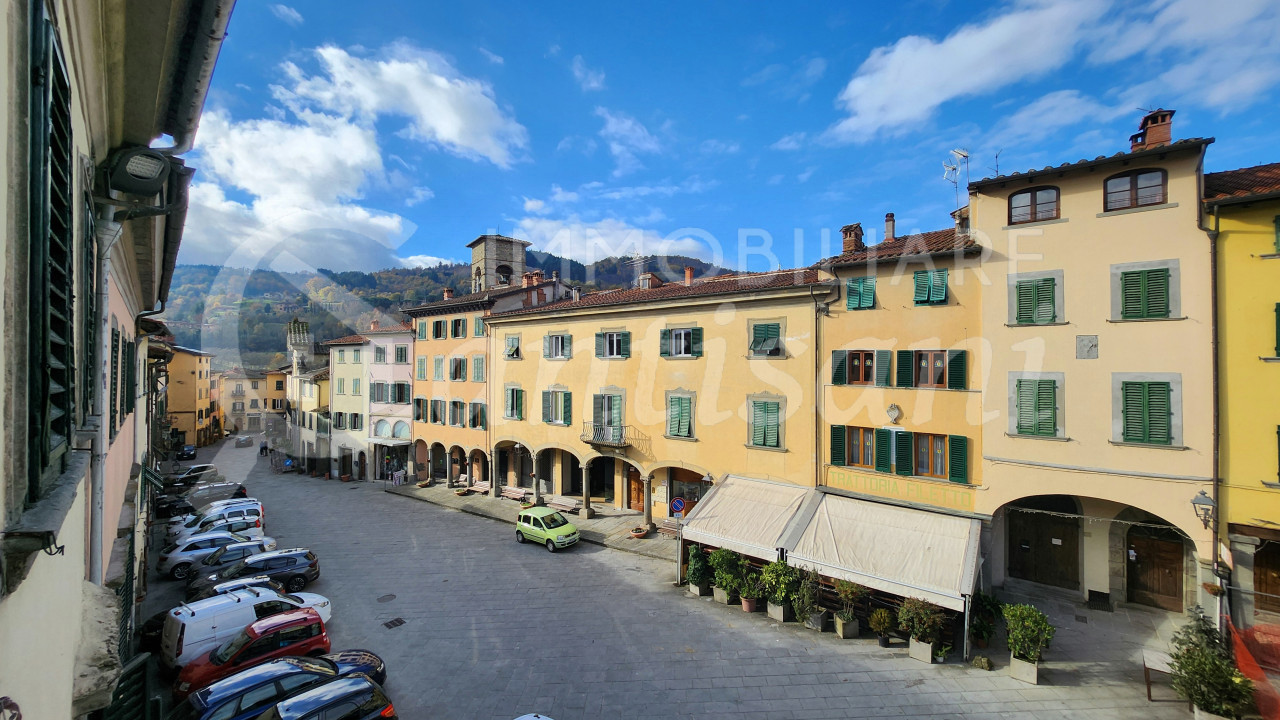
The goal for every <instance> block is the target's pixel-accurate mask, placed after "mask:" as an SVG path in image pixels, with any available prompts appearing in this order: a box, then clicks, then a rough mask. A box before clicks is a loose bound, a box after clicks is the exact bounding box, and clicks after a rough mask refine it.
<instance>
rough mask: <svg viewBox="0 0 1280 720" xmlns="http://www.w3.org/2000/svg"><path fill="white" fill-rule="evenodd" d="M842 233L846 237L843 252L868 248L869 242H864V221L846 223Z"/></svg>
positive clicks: (841, 229)
mask: <svg viewBox="0 0 1280 720" xmlns="http://www.w3.org/2000/svg"><path fill="white" fill-rule="evenodd" d="M840 235H841V237H843V238H844V249H843V252H846V253H851V252H861V251H863V250H866V249H867V244H866V243H864V242H862V223H854V224H852V225H845V226H844V227H842V228H840Z"/></svg>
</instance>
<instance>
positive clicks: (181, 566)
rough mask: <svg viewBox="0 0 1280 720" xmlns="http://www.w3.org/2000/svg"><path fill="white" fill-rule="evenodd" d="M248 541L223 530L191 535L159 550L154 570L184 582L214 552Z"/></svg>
mask: <svg viewBox="0 0 1280 720" xmlns="http://www.w3.org/2000/svg"><path fill="white" fill-rule="evenodd" d="M250 540H251V538H247V537H245V536H243V535H236V534H235V533H232V532H227V531H225V530H222V531H217V532H208V533H201V534H199V535H192V536H190V537H188V538H185V539H183V540H182V541H180V542H176V543H173V544H171V545H168V546H166V547H165V548H164V549H163V550H161V551H160V561H159V562H157V563H156V570H157V571H159V572H160V574H161V575H168V576H169V577H171V578H173V579H174V580H185V579H186V578H187V576H188V575H190V574H191V568H192V567H193V566H194V565H195V564H196V563H198V562H200V561H201V560H203V559H204V558H205V556H207V555H209V554H210V553H212V552H213V551H214V550H217V549H218V548H220V547H222V546H224V545H230V544H231V543H242V542H249V541H250ZM273 542H274V541H273Z"/></svg>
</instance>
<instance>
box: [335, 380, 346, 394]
mask: <svg viewBox="0 0 1280 720" xmlns="http://www.w3.org/2000/svg"><path fill="white" fill-rule="evenodd" d="M333 384H334V388H335V389H334V392H336V393H337V394H339V395H346V394H347V389H346V384H347V379H346V378H337V379H336V380H334V383H333Z"/></svg>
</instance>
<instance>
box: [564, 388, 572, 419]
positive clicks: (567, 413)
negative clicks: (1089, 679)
mask: <svg viewBox="0 0 1280 720" xmlns="http://www.w3.org/2000/svg"><path fill="white" fill-rule="evenodd" d="M572 422H573V393H571V392H567V393H565V394H564V424H565V425H569V424H571V423H572Z"/></svg>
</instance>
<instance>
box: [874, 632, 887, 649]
mask: <svg viewBox="0 0 1280 720" xmlns="http://www.w3.org/2000/svg"><path fill="white" fill-rule="evenodd" d="M876 642H878V643H880V647H885V648H887V647H889V636H888V635H880V636H878V637H877V638H876Z"/></svg>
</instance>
